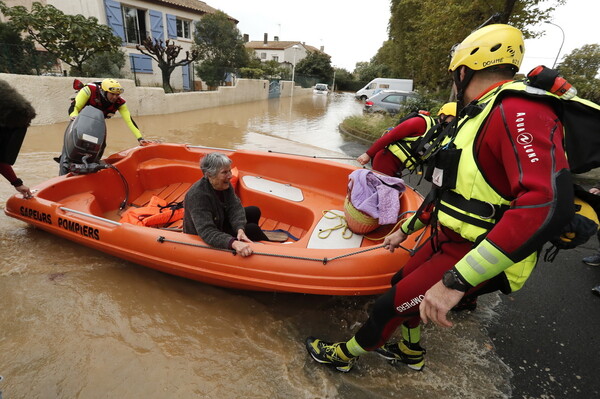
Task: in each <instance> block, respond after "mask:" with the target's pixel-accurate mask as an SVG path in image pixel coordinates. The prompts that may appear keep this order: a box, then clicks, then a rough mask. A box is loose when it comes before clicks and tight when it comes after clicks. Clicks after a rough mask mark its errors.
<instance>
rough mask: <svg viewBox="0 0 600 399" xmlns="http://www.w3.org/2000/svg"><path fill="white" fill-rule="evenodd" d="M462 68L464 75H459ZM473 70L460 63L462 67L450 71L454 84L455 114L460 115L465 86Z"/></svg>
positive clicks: (469, 80) (463, 105) (471, 76)
mask: <svg viewBox="0 0 600 399" xmlns="http://www.w3.org/2000/svg"><path fill="white" fill-rule="evenodd" d="M463 68H464V69H463ZM461 70H464V76H463V77H462V79H461V77H460V71H461ZM474 74H475V71H474V70H472V69H471V68H469V67H467V66H464V65H462V68H461V67H459V68H456V69H455V70H454V71H453V72H452V79H453V80H454V84H455V85H456V116H457V117H458V115H460V113H461V111H462V110H463V108H464V107H465V90H466V89H467V86H468V85H469V83H470V82H471V79H472V78H473V75H474Z"/></svg>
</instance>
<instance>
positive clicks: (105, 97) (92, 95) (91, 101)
mask: <svg viewBox="0 0 600 399" xmlns="http://www.w3.org/2000/svg"><path fill="white" fill-rule="evenodd" d="M124 91H125V89H123V86H121V84H120V83H119V82H118V81H117V80H115V79H110V78H108V79H104V80H103V81H102V83H100V84H98V83H89V84H87V85H85V86H84V87H83V88H82V89H81V90H79V92H78V93H77V96H76V97H75V104H74V109H73V111H72V112H71V113H70V114H69V116H70V117H71V119H75V118H76V117H77V115H79V112H81V110H82V109H83V108H84V107H85V106H86V105H91V106H92V107H95V108H98V109H99V110H100V111H102V112H103V113H104V117H105V118H106V119H109V118H111V117H112V116H114V115H115V113H116V112H117V111H119V113H120V114H121V117H122V118H123V121H125V124H126V125H127V127H129V130H131V132H132V133H133V135H134V136H135V138H136V139H137V140H138V142H139V143H140V144H142V145H144V144H147V141H146V140H144V138H143V137H142V134H141V133H140V130H139V129H138V127H137V125H136V124H135V122H134V121H133V119H132V118H131V113H130V112H129V109H128V108H127V105H126V104H125V99H124V98H123V97H121V94H123V92H124Z"/></svg>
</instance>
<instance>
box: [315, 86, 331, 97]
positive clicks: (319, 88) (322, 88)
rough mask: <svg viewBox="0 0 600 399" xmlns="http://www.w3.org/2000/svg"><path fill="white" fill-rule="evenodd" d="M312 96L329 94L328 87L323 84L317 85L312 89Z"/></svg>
mask: <svg viewBox="0 0 600 399" xmlns="http://www.w3.org/2000/svg"><path fill="white" fill-rule="evenodd" d="M313 94H325V95H327V94H329V87H328V86H327V85H326V84H325V83H317V84H316V85H315V87H314V88H313Z"/></svg>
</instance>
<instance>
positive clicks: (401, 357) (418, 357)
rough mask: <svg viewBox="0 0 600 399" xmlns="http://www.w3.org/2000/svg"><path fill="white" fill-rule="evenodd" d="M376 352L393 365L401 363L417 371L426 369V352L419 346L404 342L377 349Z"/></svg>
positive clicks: (388, 344)
mask: <svg viewBox="0 0 600 399" xmlns="http://www.w3.org/2000/svg"><path fill="white" fill-rule="evenodd" d="M375 352H376V353H377V354H378V355H379V356H381V357H383V358H384V359H387V360H390V361H391V362H392V364H394V363H397V362H401V363H404V364H406V365H407V366H408V367H410V368H411V369H413V370H417V371H421V370H422V369H423V367H425V357H424V355H425V353H426V351H425V349H423V348H421V346H420V345H419V344H411V343H408V342H406V341H404V340H402V341H400V342H390V343H387V344H385V345H383V346H382V347H380V348H377V349H375Z"/></svg>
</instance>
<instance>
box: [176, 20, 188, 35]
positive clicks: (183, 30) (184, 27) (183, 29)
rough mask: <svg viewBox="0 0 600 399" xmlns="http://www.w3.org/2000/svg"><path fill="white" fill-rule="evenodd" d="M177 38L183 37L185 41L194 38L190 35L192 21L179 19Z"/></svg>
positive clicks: (177, 22) (177, 21)
mask: <svg viewBox="0 0 600 399" xmlns="http://www.w3.org/2000/svg"><path fill="white" fill-rule="evenodd" d="M175 21H176V24H177V37H183V38H184V39H190V38H191V37H192V36H191V34H190V21H186V20H184V19H179V18H177V19H176V20H175Z"/></svg>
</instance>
